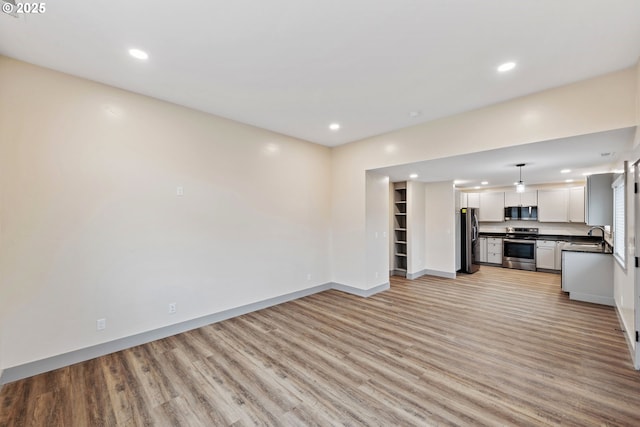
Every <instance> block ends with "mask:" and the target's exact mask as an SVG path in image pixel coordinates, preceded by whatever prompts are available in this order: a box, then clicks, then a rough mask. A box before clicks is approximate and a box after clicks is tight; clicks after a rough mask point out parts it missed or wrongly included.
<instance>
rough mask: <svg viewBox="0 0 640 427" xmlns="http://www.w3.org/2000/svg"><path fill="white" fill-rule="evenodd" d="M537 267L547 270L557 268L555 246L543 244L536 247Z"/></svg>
mask: <svg viewBox="0 0 640 427" xmlns="http://www.w3.org/2000/svg"><path fill="white" fill-rule="evenodd" d="M536 267H537V268H544V269H547V270H553V269H555V268H556V251H555V247H549V246H543V247H537V248H536Z"/></svg>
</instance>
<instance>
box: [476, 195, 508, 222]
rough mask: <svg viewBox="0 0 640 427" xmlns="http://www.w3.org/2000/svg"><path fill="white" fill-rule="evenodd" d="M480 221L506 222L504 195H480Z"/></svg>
mask: <svg viewBox="0 0 640 427" xmlns="http://www.w3.org/2000/svg"><path fill="white" fill-rule="evenodd" d="M479 220H480V221H485V222H486V221H491V222H500V221H504V193H503V192H501V191H500V192H491V193H480V218H479Z"/></svg>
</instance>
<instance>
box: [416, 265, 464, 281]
mask: <svg viewBox="0 0 640 427" xmlns="http://www.w3.org/2000/svg"><path fill="white" fill-rule="evenodd" d="M422 276H436V277H444V278H445V279H455V278H456V273H455V272H453V273H450V272H448V271H439V270H429V269H426V268H425V269H424V270H420V271H418V272H416V273H407V279H411V280H413V279H417V278H418V277H422Z"/></svg>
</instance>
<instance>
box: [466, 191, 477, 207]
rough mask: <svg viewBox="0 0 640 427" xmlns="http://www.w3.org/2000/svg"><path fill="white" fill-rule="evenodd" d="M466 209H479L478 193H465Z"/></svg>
mask: <svg viewBox="0 0 640 427" xmlns="http://www.w3.org/2000/svg"><path fill="white" fill-rule="evenodd" d="M467 207H468V208H479V207H480V193H467Z"/></svg>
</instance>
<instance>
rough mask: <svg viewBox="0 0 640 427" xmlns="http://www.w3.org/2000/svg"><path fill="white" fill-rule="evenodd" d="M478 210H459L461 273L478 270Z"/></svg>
mask: <svg viewBox="0 0 640 427" xmlns="http://www.w3.org/2000/svg"><path fill="white" fill-rule="evenodd" d="M478 229H479V225H478V209H477V208H462V209H460V238H461V242H460V250H461V253H460V255H461V261H462V263H461V264H462V266H461V269H460V271H462V272H463V273H475V272H476V271H478V270H479V269H480V241H479V240H478Z"/></svg>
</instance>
